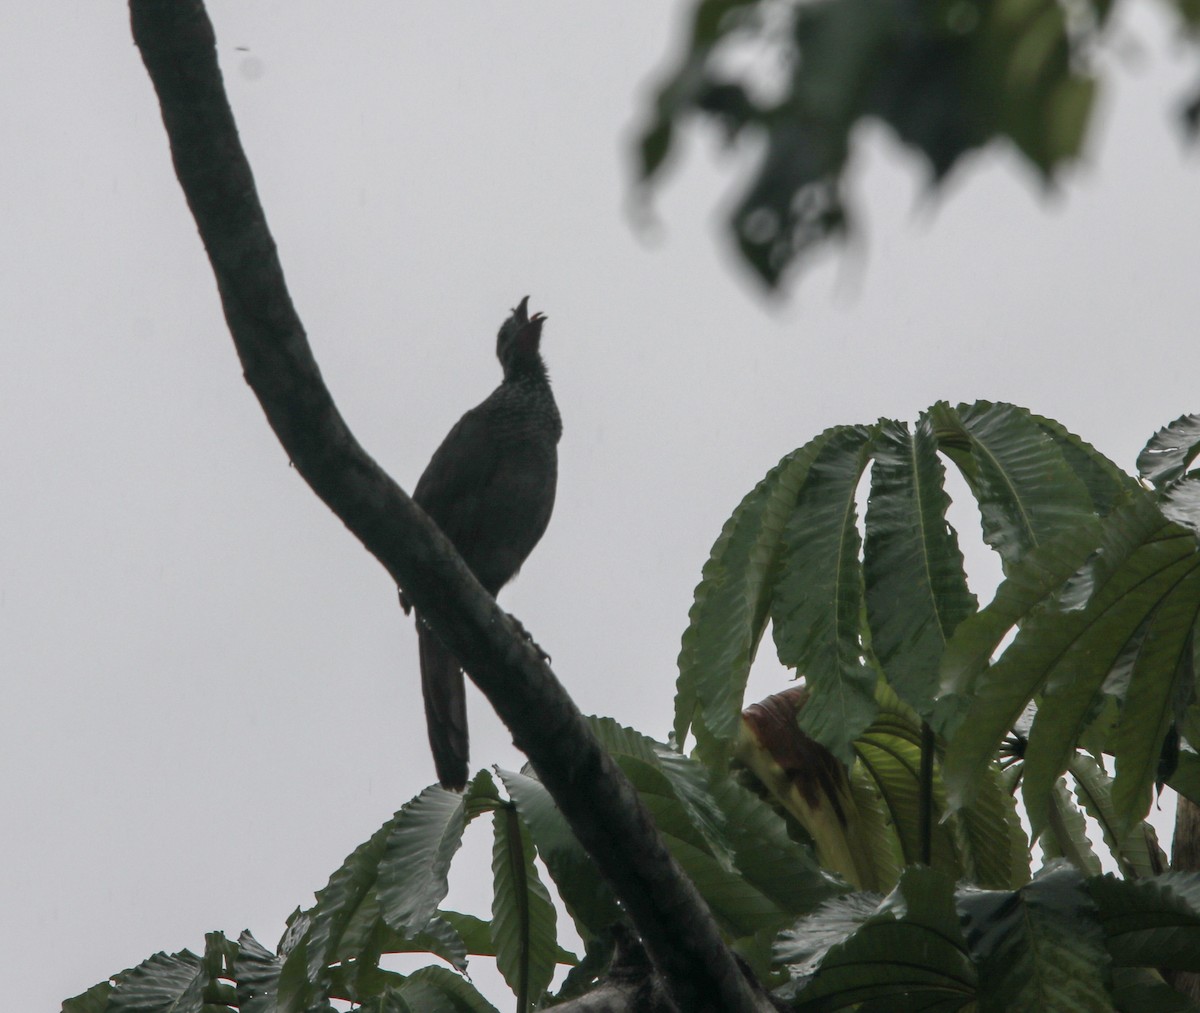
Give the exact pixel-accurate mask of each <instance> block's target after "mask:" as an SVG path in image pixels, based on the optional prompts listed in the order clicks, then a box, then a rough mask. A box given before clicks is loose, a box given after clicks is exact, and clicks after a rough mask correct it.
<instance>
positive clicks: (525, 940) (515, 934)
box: [491, 808, 558, 1013]
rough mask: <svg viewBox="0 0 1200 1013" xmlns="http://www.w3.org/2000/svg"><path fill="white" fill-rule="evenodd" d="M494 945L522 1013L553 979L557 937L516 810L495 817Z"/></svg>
mask: <svg viewBox="0 0 1200 1013" xmlns="http://www.w3.org/2000/svg"><path fill="white" fill-rule="evenodd" d="M493 820H494V826H493V834H494V836H493V844H492V923H491V936H492V942H493V943H494V944H495V946H496V967H497V969H498V970H499V971H500V973H501V974H502V975H503V976H504V980H505V981H506V982H508V987H509V988H511V989H512V990H513V992H514V993H515V994H516V995H517V996H518V998H519V999H520V1000H522V1001H520V1002H519V1003H518V1006H519V1008H520V1009H521V1011H522V1013H524V1011H525V1010H528V1009H530V1008H532V1006H533V1004H535V1003H537V1002H538V1000H540V999H541V997H542V995H543V994H545V991H546V989H547V988H548V987H549V986H550V980H551V978H553V977H554V965H555V957H556V956H557V953H558V937H557V933H556V928H555V923H556V917H555V912H554V903H553V902H552V901H551V900H550V893H549V891H547V890H546V887H545V885H544V884H543V883H542V880H541V877H540V876H538V873H537V866H536V865H534V861H533V859H534V847H533V840H532V839H531V838H530V836H529V831H528V830H527V829H526V828H525V826H524V825H523V824H522V823H521V820H520V818H519V817H518V816H517V813H516V811H515V809H511V808H509V809H500V810H497V811H496V813H495V814H494V816H493Z"/></svg>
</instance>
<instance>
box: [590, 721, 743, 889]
mask: <svg viewBox="0 0 1200 1013" xmlns="http://www.w3.org/2000/svg"><path fill="white" fill-rule="evenodd" d="M586 720H587V722H588V724H589V725H590V726H591V729H592V732H593V733H594V734H595V736H596V738H597V739H599V740H600V744H601V745H603V746H604V748H605V749H607V750H608V752H609V753H611V754H612V755H613V756H614V757H615V758H616V759H617V761H618V762H622V761H623V760H628V761H637V762H638V763H639V764H644V765H647V766H649V767H651V768H654V769H656V770H658V771H660V772H661V773H662V775H663V777H664V778H665V782H666V783H665V784H656V785H655V786H654V788H653V790H654V791H655V792H658V793H662V794H668V793H669V794H671V795H673V796H674V798H675V799H676V800H677V801H678V803H679V804H680V806H681V807H682V808H683V810H684V812H685V815H686V817H687V820H688V822H689V823H690V824H691V825H692V826H693V827H694V828H695V830H696V831H697V832H698V833H699V835H700V837H701V838H703V844H704V847H705V848H706V849H707V850H708V851H709V852H711V853H712V855H713V857H714V858H715V859H716V860H717V861H718V862H720V864H721V865H722V866H723V867H724V868H725V869H727V870H732V869H733V853H732V850H731V848H730V845H729V839H728V834H727V828H726V820H725V814H724V813H723V812H722V811H721V809H720V807H719V806H718V805H717V804H716V802H715V801H714V800H713V797H712V794H711V793H710V791H709V774H708V770H707V769H706V768H705V767H704V766H702V765H701V764H699V763H697V762H696V761H695V760H693V759H691V758H690V757H687V756H684V755H682V754H681V753H678V752H676V751H675V750H673V749H670V748H668V747H666V746H664V745H662V744H661V743H658V742H655V741H654V740H653V739H651V738H650V737H649V736H646V735H643V734H642V733H641V732H637V731H634V730H633V729H632V728H626V727H624V726H623V725H620V724H618V723H617V722H616V721H614V720H613V719H612V718H603V717H588V718H586ZM626 765H629V766H631V769H632V764H624V763H623V766H626ZM647 776H648V775H647ZM648 790H649V789H648Z"/></svg>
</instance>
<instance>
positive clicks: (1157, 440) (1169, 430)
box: [1137, 415, 1200, 489]
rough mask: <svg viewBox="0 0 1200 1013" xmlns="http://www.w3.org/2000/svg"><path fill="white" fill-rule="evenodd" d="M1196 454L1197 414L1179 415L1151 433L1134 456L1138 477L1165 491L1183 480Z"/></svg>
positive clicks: (1198, 450)
mask: <svg viewBox="0 0 1200 1013" xmlns="http://www.w3.org/2000/svg"><path fill="white" fill-rule="evenodd" d="M1198 453H1200V415H1181V416H1180V417H1179V418H1177V419H1176V420H1175V421H1174V422H1172V423H1171V424H1170V425H1167V426H1164V427H1163V428H1162V429H1160V430H1159V431H1158V432H1157V433H1155V434H1154V435H1153V436H1152V437H1151V438H1150V442H1149V443H1147V444H1146V446H1145V448H1144V449H1143V450H1142V452H1141V453H1140V454H1138V459H1137V469H1138V474H1139V475H1141V476H1142V478H1144V479H1145V480H1146V481H1147V482H1151V483H1153V484H1154V485H1155V486H1157V487H1158V488H1159V489H1165V488H1166V487H1167V486H1169V485H1170V484H1171V483H1172V482H1175V481H1177V480H1178V479H1180V478H1182V477H1183V475H1184V473H1185V472H1186V471H1187V469H1188V466H1189V465H1190V464H1191V463H1192V461H1193V460H1195V458H1196V455H1197V454H1198Z"/></svg>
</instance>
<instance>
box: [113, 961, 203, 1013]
mask: <svg viewBox="0 0 1200 1013" xmlns="http://www.w3.org/2000/svg"><path fill="white" fill-rule="evenodd" d="M113 980H114V981H115V982H116V989H115V991H114V992H113V993H112V996H111V998H110V999H109V1005H108V1008H109V1009H110V1010H111V1011H112V1013H201V1011H202V1010H203V1008H204V989H205V986H206V985H207V984H208V980H209V975H208V971H207V969H206V968H205V966H204V962H203V961H202V960H201V959H200V958H199V957H197V956H196V955H195V954H194V953H192V952H191V951H190V950H180V951H179V952H178V953H171V954H167V953H156V954H154V956H152V957H150V958H149V959H148V960H145V961H143V962H142V963H140V964H138V966H137V967H134V968H131V969H130V970H128V971H122V972H121V973H120V974H118V975H117V976H116V977H115V978H114V979H113Z"/></svg>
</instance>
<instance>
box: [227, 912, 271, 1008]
mask: <svg viewBox="0 0 1200 1013" xmlns="http://www.w3.org/2000/svg"><path fill="white" fill-rule="evenodd" d="M282 970H283V958H282V957H280V956H277V955H276V954H274V953H272V952H271V951H270V950H268V949H267V948H266V947H265V946H263V945H262V943H260V942H259V941H258V940H257V939H255V938H254V936H252V935H251V934H250V933H249V932H248V931H246V932H243V933H242V934H241V936H239V937H238V953H237V958H236V960H235V961H234V965H233V976H234V980H236V981H237V1005H238V1013H276V1011H277V1010H278V1009H279V1002H278V997H279V975H280V972H282Z"/></svg>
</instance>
